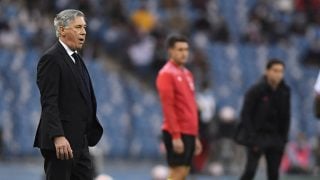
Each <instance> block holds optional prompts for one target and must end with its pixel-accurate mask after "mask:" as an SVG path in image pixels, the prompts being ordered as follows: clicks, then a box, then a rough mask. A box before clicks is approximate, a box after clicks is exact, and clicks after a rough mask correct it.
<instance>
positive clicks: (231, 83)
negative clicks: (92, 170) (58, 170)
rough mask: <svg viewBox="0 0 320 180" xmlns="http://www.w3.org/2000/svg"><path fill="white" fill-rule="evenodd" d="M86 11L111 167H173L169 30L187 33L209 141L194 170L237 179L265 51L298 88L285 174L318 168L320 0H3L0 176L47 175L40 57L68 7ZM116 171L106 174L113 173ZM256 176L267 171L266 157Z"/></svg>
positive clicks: (101, 170)
mask: <svg viewBox="0 0 320 180" xmlns="http://www.w3.org/2000/svg"><path fill="white" fill-rule="evenodd" d="M68 8H74V9H79V10H81V11H83V12H84V13H85V14H86V18H87V23H88V30H87V41H86V45H85V47H84V49H83V52H81V53H82V56H83V57H84V59H85V63H86V64H87V67H88V70H89V72H90V74H91V78H92V81H93V84H94V89H95V93H96V98H97V101H98V117H99V119H100V122H101V123H102V124H103V126H104V129H105V133H104V136H103V138H102V140H101V141H100V143H99V145H98V146H97V147H96V148H94V149H91V150H92V155H93V157H94V159H95V167H96V173H97V175H98V174H105V176H104V177H101V176H100V177H99V178H100V179H102V178H105V179H106V178H108V177H107V174H109V175H110V176H111V177H113V179H117V180H118V179H120V180H122V179H124V180H126V179H137V180H142V179H157V178H158V179H159V180H160V179H161V176H163V175H165V174H166V173H167V169H166V163H165V156H164V153H165V152H164V148H163V145H162V143H161V134H160V132H161V129H160V128H161V121H162V113H161V107H160V104H159V99H158V96H157V93H156V90H155V83H154V81H155V77H156V75H157V72H158V70H159V69H160V68H161V67H162V66H163V65H164V64H165V62H166V61H167V54H166V49H165V39H166V37H167V35H168V34H171V33H182V34H184V35H186V36H187V37H188V38H189V39H190V44H191V57H190V59H189V63H188V67H189V68H190V69H191V70H192V72H193V73H194V75H195V80H196V85H197V102H198V106H199V115H200V133H201V138H202V142H203V144H204V152H203V153H202V154H201V155H200V156H198V157H196V158H195V159H194V163H193V168H192V172H193V175H192V176H191V178H192V179H200V180H201V179H227V180H228V179H237V178H238V176H239V174H240V173H241V171H242V169H243V166H244V158H245V157H244V156H245V154H244V149H243V147H242V146H238V145H236V144H235V143H234V142H233V140H232V134H233V132H234V127H235V125H236V123H237V121H238V117H239V112H240V110H241V106H242V100H243V94H244V92H245V91H246V90H247V89H248V87H249V86H250V85H252V84H253V83H255V82H256V81H257V80H258V79H259V78H260V76H261V75H262V73H263V71H264V67H265V64H266V61H267V60H268V58H280V59H281V60H283V61H284V62H285V64H286V77H285V79H286V81H287V83H288V84H289V85H290V86H291V90H292V99H291V100H292V104H291V107H292V121H291V122H292V123H291V129H290V142H289V143H288V145H287V149H286V153H285V155H284V157H283V162H282V165H281V172H282V177H283V179H318V178H319V173H320V121H319V120H316V119H315V117H314V115H313V99H314V96H315V95H314V91H313V85H314V83H315V80H316V78H317V75H318V72H319V67H320V0H54V1H52V0H1V1H0V97H1V98H0V177H1V178H0V179H5V180H6V179H11V180H16V179H25V180H29V179H30V180H31V179H32V180H34V179H35V180H38V179H39V180H40V179H42V176H43V168H42V159H41V157H40V153H39V151H38V150H37V149H34V148H33V147H32V145H33V140H34V135H35V130H36V126H37V124H38V122H39V117H40V102H39V92H38V89H37V86H36V66H37V62H38V60H39V57H40V56H41V54H42V53H43V52H44V51H45V50H46V49H47V48H49V47H50V46H51V45H52V44H53V43H54V42H55V41H56V40H57V39H56V37H55V32H54V27H53V18H54V16H55V15H56V14H57V13H58V12H59V11H61V10H63V9H68ZM111 177H109V179H110V178H111ZM257 179H265V163H264V160H261V166H260V169H259V172H258V175H257Z"/></svg>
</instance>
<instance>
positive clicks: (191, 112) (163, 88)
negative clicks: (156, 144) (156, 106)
mask: <svg viewBox="0 0 320 180" xmlns="http://www.w3.org/2000/svg"><path fill="white" fill-rule="evenodd" d="M156 84H157V89H158V92H159V96H160V100H161V105H162V110H163V114H164V120H163V125H162V129H163V130H166V131H168V132H169V133H170V134H171V135H172V137H173V139H177V138H180V137H181V133H184V134H188V135H194V136H197V135H198V112H197V105H196V100H195V88H194V82H193V76H192V73H191V72H190V71H189V70H188V69H186V68H185V67H179V66H178V65H177V64H175V63H174V62H173V61H172V60H169V61H168V62H167V63H166V64H165V65H164V67H163V68H162V69H161V70H160V71H159V74H158V77H157V82H156Z"/></svg>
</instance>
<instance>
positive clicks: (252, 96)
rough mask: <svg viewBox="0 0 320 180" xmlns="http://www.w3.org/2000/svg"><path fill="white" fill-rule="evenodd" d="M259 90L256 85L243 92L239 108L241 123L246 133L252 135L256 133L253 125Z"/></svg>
mask: <svg viewBox="0 0 320 180" xmlns="http://www.w3.org/2000/svg"><path fill="white" fill-rule="evenodd" d="M258 96H259V91H258V87H257V86H253V87H251V88H250V89H249V90H248V91H247V92H246V94H245V97H244V102H243V106H242V110H241V123H242V124H243V127H244V128H245V129H246V131H247V134H248V135H250V136H254V135H255V134H256V130H255V126H254V122H253V121H254V118H253V117H254V114H255V106H256V105H257V101H258Z"/></svg>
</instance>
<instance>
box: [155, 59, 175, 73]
mask: <svg viewBox="0 0 320 180" xmlns="http://www.w3.org/2000/svg"><path fill="white" fill-rule="evenodd" d="M176 71H177V70H176V68H175V67H174V66H173V65H172V64H171V63H170V62H167V63H166V64H165V65H164V66H163V67H162V68H161V69H160V71H159V75H162V74H171V75H174V74H175V73H176Z"/></svg>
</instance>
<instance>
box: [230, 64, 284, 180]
mask: <svg viewBox="0 0 320 180" xmlns="http://www.w3.org/2000/svg"><path fill="white" fill-rule="evenodd" d="M284 69H285V65H284V63H283V62H282V61H280V60H278V59H271V60H270V61H269V62H268V63H267V65H266V70H265V74H264V76H263V77H262V79H261V80H260V81H259V82H258V83H257V84H255V85H253V86H252V87H251V88H250V89H249V90H248V91H247V92H246V94H245V99H244V104H243V107H242V111H241V122H240V124H239V125H238V127H237V131H236V135H235V140H236V141H237V142H238V143H240V144H242V145H245V146H246V147H247V162H246V166H245V170H244V172H243V174H242V176H241V178H240V179H241V180H249V179H253V178H254V176H255V172H256V170H257V166H258V162H259V159H260V157H261V156H262V155H265V157H266V160H267V174H268V179H269V180H277V179H279V166H280V162H281V158H282V155H283V151H284V147H285V145H286V142H287V140H288V132H289V127H290V88H289V86H288V85H287V84H286V83H285V81H284V79H283V76H284Z"/></svg>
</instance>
